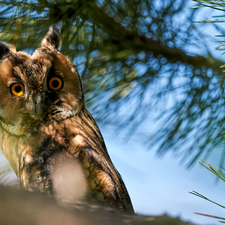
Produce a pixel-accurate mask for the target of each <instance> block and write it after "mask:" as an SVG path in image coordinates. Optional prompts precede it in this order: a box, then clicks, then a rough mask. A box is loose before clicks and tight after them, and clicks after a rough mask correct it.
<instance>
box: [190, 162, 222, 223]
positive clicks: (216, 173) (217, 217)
mask: <svg viewBox="0 0 225 225" xmlns="http://www.w3.org/2000/svg"><path fill="white" fill-rule="evenodd" d="M201 160H202V162H199V163H200V164H201V165H202V166H204V167H205V168H206V169H208V170H209V171H210V172H212V173H214V174H215V175H216V176H217V177H219V178H220V179H221V180H223V181H225V174H224V173H222V171H219V170H217V169H216V168H215V167H213V166H212V165H210V164H209V163H207V162H206V161H205V160H203V159H201ZM220 167H221V169H223V170H225V169H224V168H223V167H222V166H220ZM189 193H191V194H193V195H195V196H198V197H200V198H202V199H205V200H207V201H209V202H212V203H213V204H216V205H218V206H220V207H222V208H224V209H225V206H223V205H221V204H219V203H217V202H214V201H212V200H211V199H209V198H207V197H205V196H204V195H202V194H200V193H198V192H197V191H192V192H189ZM195 214H198V215H202V216H208V217H212V218H216V219H220V220H219V222H220V223H225V221H222V220H225V218H224V217H219V216H213V215H209V214H204V213H198V212H195Z"/></svg>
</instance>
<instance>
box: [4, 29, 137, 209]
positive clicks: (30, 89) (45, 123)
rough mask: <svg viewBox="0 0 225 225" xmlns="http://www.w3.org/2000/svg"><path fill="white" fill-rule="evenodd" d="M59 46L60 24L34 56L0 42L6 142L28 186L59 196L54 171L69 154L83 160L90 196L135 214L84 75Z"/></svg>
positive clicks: (24, 185)
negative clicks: (89, 104)
mask: <svg viewBox="0 0 225 225" xmlns="http://www.w3.org/2000/svg"><path fill="white" fill-rule="evenodd" d="M59 45H60V29H59V28H58V27H56V26H53V27H51V28H50V29H49V32H48V33H47V35H46V36H45V37H44V38H43V40H42V42H41V47H40V48H38V49H37V50H36V51H35V52H34V53H33V54H32V55H29V54H28V53H26V52H22V51H19V52H17V51H16V48H15V47H14V46H13V45H10V44H7V43H4V42H0V96H1V97H0V147H1V149H2V151H3V153H4V155H5V156H6V158H7V159H8V161H9V163H10V165H11V166H12V168H13V170H14V172H15V173H16V175H17V177H18V179H19V182H20V185H21V187H22V188H25V189H26V190H29V191H40V192H45V193H48V194H50V195H54V194H55V191H54V190H55V188H54V187H55V185H56V183H57V182H58V181H57V180H54V179H52V176H51V174H52V170H53V168H54V165H55V164H56V161H58V162H59V165H58V167H60V159H61V158H63V157H65V156H66V157H67V158H69V159H71V160H73V159H76V160H78V161H79V162H80V165H81V168H82V171H83V172H84V174H85V179H86V181H87V191H86V195H85V196H86V197H85V198H87V199H94V201H97V202H98V201H99V202H101V203H103V204H105V205H107V206H110V207H113V208H117V209H119V210H122V211H125V212H130V213H133V207H132V203H131V200H130V197H129V194H128V192H127V190H126V187H125V185H124V183H123V181H122V178H121V176H120V174H119V173H118V171H117V170H116V168H115V167H114V165H113V163H112V161H111V159H110V157H109V155H108V152H107V149H106V146H105V143H104V140H103V138H102V135H101V133H100V131H99V128H98V126H97V124H96V123H95V121H94V119H93V117H92V116H91V114H90V113H89V111H88V110H87V109H86V107H85V100H84V93H83V88H82V83H81V79H80V76H79V74H78V72H77V70H76V67H75V65H74V64H73V63H72V62H71V61H70V60H69V58H68V57H66V56H64V55H63V54H62V53H61V52H60V51H59V50H58V48H59ZM56 156H58V158H57V160H56ZM65 173H66V171H65ZM64 175H65V176H66V174H64ZM64 175H62V176H64ZM73 175H74V176H75V175H76V173H75V172H74V174H73V173H71V172H70V175H69V176H71V177H72V176H73ZM59 179H60V178H59ZM67 185H69V183H67ZM74 191H75V190H74Z"/></svg>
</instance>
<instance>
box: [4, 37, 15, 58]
mask: <svg viewBox="0 0 225 225" xmlns="http://www.w3.org/2000/svg"><path fill="white" fill-rule="evenodd" d="M10 52H11V53H13V52H16V48H15V46H14V45H11V44H7V43H5V42H1V41H0V59H2V58H3V56H4V55H7V54H9V53H10Z"/></svg>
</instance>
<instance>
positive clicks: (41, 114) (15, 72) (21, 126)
mask: <svg viewBox="0 0 225 225" xmlns="http://www.w3.org/2000/svg"><path fill="white" fill-rule="evenodd" d="M59 44H60V30H59V28H58V27H56V26H54V27H50V29H49V32H48V33H47V35H46V36H45V37H44V39H43V40H42V42H41V48H39V49H37V50H36V51H35V52H34V53H33V55H29V54H28V53H26V52H22V51H19V52H17V51H16V48H15V47H14V46H12V45H10V44H7V43H4V42H0V124H1V126H2V128H3V129H4V130H6V131H7V132H9V133H11V134H14V135H18V136H20V135H23V134H26V133H27V132H28V131H30V129H35V127H37V126H39V125H41V124H43V123H47V124H48V123H51V121H53V120H54V121H61V120H64V119H67V118H70V117H72V116H74V115H76V113H78V112H79V111H80V110H81V109H82V108H83V107H84V95H83V90H82V84H81V80H80V77H79V75H78V73H77V70H76V67H75V66H74V64H73V63H72V62H71V61H70V60H69V58H68V57H66V56H64V55H63V54H62V53H60V52H59V50H58V47H59Z"/></svg>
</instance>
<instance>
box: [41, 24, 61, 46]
mask: <svg viewBox="0 0 225 225" xmlns="http://www.w3.org/2000/svg"><path fill="white" fill-rule="evenodd" d="M60 37H61V31H60V28H59V27H58V26H55V25H54V26H52V27H50V28H49V31H48V33H47V35H46V36H45V37H44V38H43V40H42V42H41V47H44V46H47V47H53V48H55V49H58V48H59V46H60Z"/></svg>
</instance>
